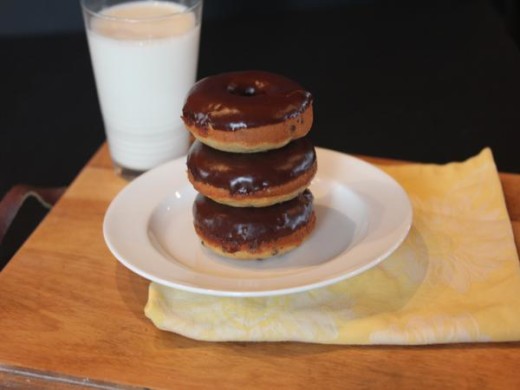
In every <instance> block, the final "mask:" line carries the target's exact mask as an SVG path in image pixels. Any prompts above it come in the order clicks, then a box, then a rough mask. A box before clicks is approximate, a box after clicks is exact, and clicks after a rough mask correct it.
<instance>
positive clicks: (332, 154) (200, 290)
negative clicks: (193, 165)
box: [103, 147, 413, 297]
mask: <svg viewBox="0 0 520 390" xmlns="http://www.w3.org/2000/svg"><path fill="white" fill-rule="evenodd" d="M315 149H316V153H317V156H318V159H319V158H320V157H321V158H324V157H325V158H326V157H327V155H329V158H331V159H346V160H347V161H348V163H349V164H352V163H354V164H357V165H358V166H361V167H362V168H364V169H369V170H371V171H372V172H375V173H376V174H377V175H379V176H382V177H385V178H386V180H387V181H388V182H390V183H392V184H393V185H394V186H395V187H396V188H398V189H399V190H400V192H401V195H403V197H402V200H404V203H405V205H406V210H405V214H406V215H403V217H404V218H405V220H404V222H403V223H404V224H402V227H401V229H402V231H401V232H400V234H399V236H398V238H397V239H396V240H395V241H393V242H392V245H389V246H388V247H387V248H386V250H385V251H384V252H383V253H381V254H380V255H379V256H377V257H375V258H373V259H372V260H371V261H370V262H368V263H366V264H364V265H363V266H360V267H358V268H356V269H355V270H354V271H350V272H344V273H340V274H338V275H337V276H334V277H327V278H325V279H319V280H317V281H315V282H311V283H305V284H301V285H296V286H290V287H285V288H272V289H251V290H247V289H245V290H242V291H238V290H235V289H216V288H209V287H201V286H194V285H191V284H189V283H182V282H179V281H171V280H164V279H161V278H160V277H158V276H156V275H153V274H150V273H149V272H146V271H143V270H142V269H141V268H140V267H138V266H136V265H135V264H134V262H132V261H128V260H127V259H126V258H125V257H124V256H122V255H121V254H120V253H119V250H118V248H117V245H115V244H114V243H113V242H112V240H111V238H110V233H109V229H110V227H109V225H110V223H111V220H110V217H111V215H112V213H113V212H114V209H116V208H117V206H118V202H119V201H120V200H121V199H122V198H124V197H125V196H127V194H128V193H131V192H132V191H133V190H135V189H136V188H137V187H139V186H140V185H141V183H142V182H145V181H146V180H150V178H153V177H154V176H160V173H159V172H162V171H163V170H165V171H167V168H168V167H169V166H170V165H173V166H174V165H176V164H180V163H181V162H182V163H183V164H185V161H186V156H181V157H179V158H177V159H174V160H171V161H168V162H166V163H164V164H161V165H159V166H158V167H156V168H153V169H151V170H149V171H147V172H145V173H144V174H142V175H141V176H139V177H137V178H136V179H134V180H133V181H131V182H129V183H128V184H127V185H125V187H123V188H122V189H121V190H120V191H119V192H118V193H117V194H116V196H115V197H114V198H113V199H112V200H111V202H110V204H109V206H108V208H107V209H106V212H105V215H104V218H103V237H104V240H105V244H106V245H107V247H108V249H109V250H110V252H111V254H112V255H113V256H114V257H115V258H116V259H117V260H118V261H119V262H120V263H121V264H122V265H124V266H125V267H126V268H128V269H129V270H131V271H132V272H134V273H136V274H137V275H139V276H141V277H143V278H145V279H147V280H149V281H152V282H155V283H158V284H160V285H163V286H167V287H172V288H175V289H179V290H183V291H188V292H192V293H197V294H203V295H212V296H228V297H262V296H275V295H285V294H292V293H296V292H302V291H307V290H311V289H315V288H320V287H325V286H328V285H331V284H334V283H338V282H340V281H342V280H346V279H349V278H351V277H354V276H357V275H359V274H361V273H363V272H365V271H367V270H369V269H371V268H374V267H375V266H377V265H378V264H380V263H381V262H382V261H383V260H385V259H387V258H388V257H389V256H390V255H391V254H392V253H393V252H394V251H395V250H396V249H397V248H398V247H399V246H400V245H401V244H402V242H403V241H404V240H405V239H406V237H407V236H408V234H409V231H410V229H411V226H412V221H413V207H412V203H411V201H410V198H409V196H408V194H407V192H406V191H405V190H404V188H403V187H402V186H401V185H400V184H399V183H398V182H397V180H396V179H394V178H393V177H392V176H390V175H389V174H388V173H386V172H385V171H384V170H382V169H381V168H379V167H377V166H376V165H374V164H371V163H369V162H367V161H364V160H362V159H361V158H358V157H355V156H353V155H350V154H348V153H343V152H339V151H336V150H333V149H327V148H323V147H315ZM318 164H319V160H318ZM319 173H320V171H319V168H318V173H317V175H316V176H317V177H318V175H319ZM184 179H185V181H186V182H187V183H188V184H189V181H188V180H187V177H186V178H184ZM183 181H184V180H183ZM165 196H168V194H164V196H163V197H162V198H160V199H164V198H165ZM154 205H155V206H154V207H157V203H154ZM152 211H153V209H152ZM148 240H150V238H149V237H148ZM150 246H152V247H153V244H151V243H150ZM155 250H156V248H155ZM160 255H161V256H163V255H162V254H160ZM338 257H339V256H336V258H338ZM333 259H334V258H333ZM333 259H330V260H333ZM188 272H192V273H194V274H197V275H201V274H200V273H197V272H196V271H195V270H188Z"/></svg>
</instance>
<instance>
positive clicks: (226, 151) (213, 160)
mask: <svg viewBox="0 0 520 390" xmlns="http://www.w3.org/2000/svg"><path fill="white" fill-rule="evenodd" d="M182 119H183V121H184V123H185V126H186V128H187V129H188V130H189V131H190V132H191V134H192V135H193V136H194V138H195V142H194V143H193V144H192V146H191V148H190V150H189V152H188V157H187V168H188V179H189V181H190V182H191V184H192V185H193V187H194V188H195V190H197V191H198V195H197V197H196V199H195V201H194V204H193V219H194V226H195V231H196V233H197V235H198V236H199V238H200V239H201V242H202V244H203V245H204V246H206V247H208V248H209V249H211V250H213V251H214V252H216V253H218V254H220V255H223V256H226V257H231V258H236V259H265V258H268V257H271V256H275V255H279V254H282V253H285V252H287V251H290V250H292V249H294V248H296V247H298V246H299V245H301V243H302V242H303V241H304V240H305V239H306V238H307V237H308V236H309V235H310V233H311V232H312V230H313V229H314V226H315V223H316V216H315V213H314V208H313V196H312V194H311V192H310V191H309V189H308V186H309V184H310V182H311V180H312V179H313V177H314V175H315V174H316V170H317V161H316V152H315V149H314V146H313V145H312V143H311V142H310V141H309V140H308V139H307V138H306V137H305V136H306V135H307V133H308V132H309V131H310V129H311V126H312V121H313V111H312V95H311V94H310V93H309V92H307V91H305V90H304V89H303V88H302V87H301V86H300V85H298V84H297V83H296V82H294V81H292V80H290V79H287V78H285V77H283V76H280V75H277V74H273V73H268V72H261V71H245V72H230V73H222V74H218V75H215V76H210V77H207V78H204V79H202V80H200V81H199V82H197V83H196V84H195V85H194V86H193V88H192V89H191V90H190V92H189V93H188V96H187V98H186V102H185V104H184V107H183V111H182Z"/></svg>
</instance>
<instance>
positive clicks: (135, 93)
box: [81, 0, 202, 179]
mask: <svg viewBox="0 0 520 390" xmlns="http://www.w3.org/2000/svg"><path fill="white" fill-rule="evenodd" d="M81 5H82V8H83V16H84V19H85V26H86V31H87V39H88V44H89V49H90V57H91V60H92V66H93V68H94V76H95V80H96V87H97V92H98V97H99V102H100V105H101V112H102V116H103V122H104V125H105V133H106V136H107V142H108V146H109V149H110V155H111V157H112V160H113V162H114V165H115V168H116V170H117V172H118V173H120V174H121V175H122V176H123V177H126V178H130V179H131V178H134V177H136V176H137V175H139V174H141V173H142V172H144V171H147V170H149V169H151V168H153V167H155V166H157V165H159V164H161V163H163V162H166V161H168V160H171V159H174V158H176V157H180V156H183V155H185V154H186V152H187V150H188V147H189V143H190V137H189V132H188V131H187V130H186V129H185V127H184V126H183V123H182V121H181V119H180V118H181V110H182V105H183V104H184V100H185V98H186V94H187V92H188V90H189V89H190V87H191V86H192V85H193V83H194V82H195V79H196V75H197V63H198V54H199V36H200V24H201V16H202V0H171V1H170V0H160V1H150V0H138V1H131V0H81Z"/></svg>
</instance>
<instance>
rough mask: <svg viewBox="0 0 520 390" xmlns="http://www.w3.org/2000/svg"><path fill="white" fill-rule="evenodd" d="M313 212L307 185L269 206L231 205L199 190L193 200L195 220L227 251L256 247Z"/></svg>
mask: <svg viewBox="0 0 520 390" xmlns="http://www.w3.org/2000/svg"><path fill="white" fill-rule="evenodd" d="M312 213H313V196H312V193H311V192H310V191H309V190H308V189H307V190H305V191H304V192H303V193H301V194H300V195H298V196H297V197H296V198H294V199H291V200H289V201H287V202H283V203H278V204H275V205H273V206H268V207H231V206H226V205H223V204H220V203H217V202H215V201H213V200H211V199H209V198H206V197H205V196H203V195H201V194H198V195H197V197H196V198H195V202H194V203H193V217H194V224H195V227H196V228H197V229H199V230H200V231H201V232H202V233H203V234H204V235H205V236H208V237H209V238H211V239H213V240H216V241H218V242H219V243H220V244H221V245H222V247H223V248H224V249H225V250H226V251H227V252H230V253H232V252H236V251H237V250H239V249H240V245H243V244H248V245H249V247H250V248H251V249H255V248H256V247H258V246H259V245H260V244H261V243H262V242H269V241H274V240H276V239H277V238H279V237H281V236H286V235H289V234H291V233H293V232H294V231H295V230H297V229H299V228H301V227H303V226H305V224H307V223H308V222H309V219H310V218H311V216H312Z"/></svg>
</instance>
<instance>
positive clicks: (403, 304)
mask: <svg viewBox="0 0 520 390" xmlns="http://www.w3.org/2000/svg"><path fill="white" fill-rule="evenodd" d="M381 168H382V169H383V170H385V171H386V172H387V173H389V174H390V175H391V176H393V177H394V178H395V179H396V180H397V181H398V182H399V183H400V184H401V185H402V186H403V188H404V189H405V190H406V191H407V193H408V195H409V196H410V198H411V200H412V203H413V208H414V220H413V226H412V229H411V231H410V234H409V236H408V237H407V239H406V240H405V242H404V243H403V244H402V245H401V247H400V248H399V249H398V250H397V251H396V252H394V254H392V255H391V256H390V257H389V258H388V259H387V260H385V261H383V262H382V263H381V264H380V265H378V266H377V267H375V268H373V269H371V270H369V271H367V272H364V273H362V274H360V275H358V276H356V277H354V278H351V279H347V280H345V281H342V282H339V283H336V284H334V285H331V286H328V287H323V288H318V289H314V290H311V291H306V292H301V293H295V294H289V295H283V296H274V297H261V298H233V297H212V296H206V295H199V294H194V293H188V292H184V291H180V290H176V289H173V288H169V287H164V286H161V285H158V284H156V283H151V284H150V289H149V297H148V303H147V305H146V308H145V313H146V316H147V317H149V318H150V319H151V320H152V321H153V323H154V324H155V325H156V326H157V327H158V328H160V329H164V330H168V331H172V332H176V333H179V334H182V335H185V336H188V337H191V338H194V339H200V340H211V341H231V340H234V341H302V342H313V343H329V344H435V343H455V342H477V341H479V342H483V341H508V340H520V269H519V263H518V255H517V252H516V248H515V244H514V238H513V233H512V229H511V223H510V221H509V217H508V214H507V210H506V207H505V203H504V198H503V193H502V188H501V185H500V181H499V177H498V174H497V170H496V167H495V164H494V161H493V156H492V153H491V151H490V150H489V149H484V150H483V151H482V152H481V153H480V154H479V155H478V156H476V157H473V158H471V159H469V160H467V161H465V162H463V163H450V164H447V165H442V166H441V165H433V164H409V165H402V166H382V167H381Z"/></svg>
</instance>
